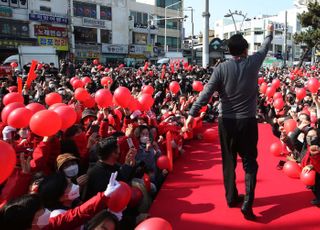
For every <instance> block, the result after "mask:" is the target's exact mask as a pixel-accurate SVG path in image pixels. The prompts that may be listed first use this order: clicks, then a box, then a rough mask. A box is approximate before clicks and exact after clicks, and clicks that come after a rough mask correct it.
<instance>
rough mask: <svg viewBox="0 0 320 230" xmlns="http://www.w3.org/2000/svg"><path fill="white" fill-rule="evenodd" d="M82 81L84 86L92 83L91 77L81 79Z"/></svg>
mask: <svg viewBox="0 0 320 230" xmlns="http://www.w3.org/2000/svg"><path fill="white" fill-rule="evenodd" d="M81 81H82V82H83V84H85V85H86V84H89V83H91V82H92V80H91V78H90V77H84V78H82V79H81Z"/></svg>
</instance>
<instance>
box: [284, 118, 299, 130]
mask: <svg viewBox="0 0 320 230" xmlns="http://www.w3.org/2000/svg"><path fill="white" fill-rule="evenodd" d="M296 128H297V122H296V121H295V120H293V119H289V120H285V121H284V130H285V131H286V132H287V133H290V132H292V131H293V130H295V129H296Z"/></svg>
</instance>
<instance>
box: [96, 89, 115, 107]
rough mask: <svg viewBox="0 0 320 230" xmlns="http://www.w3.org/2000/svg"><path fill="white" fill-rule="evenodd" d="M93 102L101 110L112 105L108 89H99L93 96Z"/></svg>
mask: <svg viewBox="0 0 320 230" xmlns="http://www.w3.org/2000/svg"><path fill="white" fill-rule="evenodd" d="M94 99H95V102H96V103H97V105H98V106H100V107H101V108H107V107H109V106H111V105H112V99H113V97H112V93H111V92H110V90H108V89H99V90H98V91H97V92H96V94H95V98H94Z"/></svg>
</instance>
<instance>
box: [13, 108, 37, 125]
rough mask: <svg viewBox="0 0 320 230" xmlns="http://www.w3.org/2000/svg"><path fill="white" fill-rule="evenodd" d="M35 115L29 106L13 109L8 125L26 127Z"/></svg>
mask: <svg viewBox="0 0 320 230" xmlns="http://www.w3.org/2000/svg"><path fill="white" fill-rule="evenodd" d="M32 115H33V112H32V111H31V110H29V109H27V108H23V107H22V108H17V109H15V110H13V111H12V112H11V113H10V114H9V116H8V120H7V122H8V125H10V126H12V127H13V128H17V129H20V128H26V127H28V126H29V121H30V119H31V117H32Z"/></svg>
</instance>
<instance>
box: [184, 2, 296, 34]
mask: <svg viewBox="0 0 320 230" xmlns="http://www.w3.org/2000/svg"><path fill="white" fill-rule="evenodd" d="M293 2H294V1H293V0H209V11H210V19H209V26H210V29H213V25H214V22H215V21H216V20H218V19H222V18H223V16H224V15H225V14H226V13H228V11H229V9H230V10H231V11H235V10H237V11H240V10H241V11H242V12H243V13H244V14H245V13H247V14H248V16H247V17H248V18H252V17H255V16H258V15H262V14H267V15H275V14H277V13H278V12H279V11H282V10H285V9H291V8H293V7H294V6H293ZM204 4H205V0H184V8H187V7H189V6H191V7H193V8H194V11H193V18H194V33H195V35H197V34H199V32H200V31H202V30H203V29H202V28H203V17H202V12H203V11H204ZM185 15H188V18H187V19H186V22H185V23H184V26H185V28H186V36H189V35H191V18H190V15H191V12H190V11H186V12H185ZM236 17H237V16H236ZM238 19H239V20H240V19H241V17H238Z"/></svg>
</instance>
